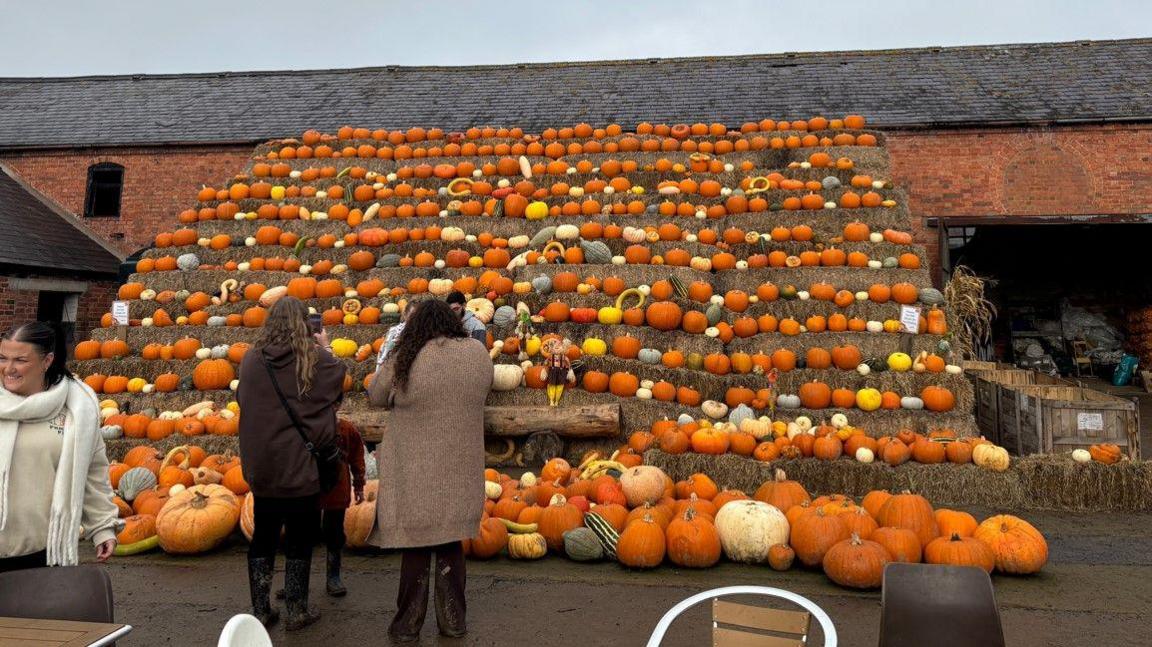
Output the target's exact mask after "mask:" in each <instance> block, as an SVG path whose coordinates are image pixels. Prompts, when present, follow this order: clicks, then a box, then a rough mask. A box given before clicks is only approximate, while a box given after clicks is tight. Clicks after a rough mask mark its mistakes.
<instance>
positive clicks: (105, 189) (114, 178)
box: [84, 162, 124, 218]
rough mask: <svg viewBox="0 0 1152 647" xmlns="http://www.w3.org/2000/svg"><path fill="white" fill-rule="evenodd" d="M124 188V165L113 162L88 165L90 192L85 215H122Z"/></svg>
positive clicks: (97, 216)
mask: <svg viewBox="0 0 1152 647" xmlns="http://www.w3.org/2000/svg"><path fill="white" fill-rule="evenodd" d="M123 188H124V167H123V166H120V165H119V164H113V163H111V162H104V163H101V164H93V165H92V166H89V167H88V193H87V195H86V196H85V198H84V215H85V216H88V217H90V218H116V217H119V216H120V193H121V190H122V189H123Z"/></svg>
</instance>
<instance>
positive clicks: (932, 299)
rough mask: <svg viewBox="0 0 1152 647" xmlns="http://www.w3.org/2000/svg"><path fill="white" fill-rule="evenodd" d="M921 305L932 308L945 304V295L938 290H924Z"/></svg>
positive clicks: (921, 294) (922, 290)
mask: <svg viewBox="0 0 1152 647" xmlns="http://www.w3.org/2000/svg"><path fill="white" fill-rule="evenodd" d="M920 303H923V304H925V305H930V306H938V305H943V304H944V294H943V293H941V292H940V290H937V289H936V288H923V289H921V290H920Z"/></svg>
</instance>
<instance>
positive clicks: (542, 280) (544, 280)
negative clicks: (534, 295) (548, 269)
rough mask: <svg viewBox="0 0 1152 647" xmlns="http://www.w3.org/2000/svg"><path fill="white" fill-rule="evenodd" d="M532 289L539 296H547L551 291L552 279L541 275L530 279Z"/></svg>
mask: <svg viewBox="0 0 1152 647" xmlns="http://www.w3.org/2000/svg"><path fill="white" fill-rule="evenodd" d="M532 289H533V290H536V291H537V292H539V293H540V294H548V293H550V292H551V291H552V277H550V276H547V275H545V274H541V275H540V276H537V277H536V278H534V279H532Z"/></svg>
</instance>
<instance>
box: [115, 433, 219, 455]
mask: <svg viewBox="0 0 1152 647" xmlns="http://www.w3.org/2000/svg"><path fill="white" fill-rule="evenodd" d="M140 445H148V446H151V447H155V448H156V451H158V452H160V453H162V454H167V453H168V452H169V451H171V450H172V448H174V447H179V446H180V445H197V446H199V447H200V448H202V449H203V450H204V452H205V453H206V454H208V455H209V456H211V455H212V454H224V453H226V452H231V453H233V454H236V455H239V454H240V440H239V438H237V437H236V436H212V435H202V436H185V435H184V434H172V435H171V436H168V437H167V438H165V439H163V440H147V439H140V438H117V439H116V440H106V441H104V447H105V450H106V451H107V452H108V460H109V461H121V460H124V457H125V456H126V455H127V454H128V452H129V451H131V449H132V448H133V447H138V446H140Z"/></svg>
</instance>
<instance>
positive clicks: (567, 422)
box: [341, 403, 620, 443]
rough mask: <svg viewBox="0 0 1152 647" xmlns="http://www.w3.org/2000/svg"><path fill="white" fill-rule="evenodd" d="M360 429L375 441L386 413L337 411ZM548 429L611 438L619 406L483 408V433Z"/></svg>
mask: <svg viewBox="0 0 1152 647" xmlns="http://www.w3.org/2000/svg"><path fill="white" fill-rule="evenodd" d="M341 415H343V416H344V417H346V418H348V420H349V421H351V422H352V423H353V424H355V425H356V426H357V427H358V428H359V429H360V435H362V436H363V437H364V441H365V442H369V443H377V442H380V439H381V438H382V437H383V434H384V433H385V431H386V430H387V427H388V412H387V411H381V410H375V411H355V412H352V411H350V412H348V413H346V414H341ZM538 432H552V433H555V434H556V435H558V436H560V437H562V438H611V437H613V436H618V435H619V434H620V405H619V404H615V403H609V404H584V405H577V406H559V407H535V406H534V407H517V406H494V407H484V433H485V434H486V435H490V436H498V437H514V436H529V435H531V434H534V433H538Z"/></svg>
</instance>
